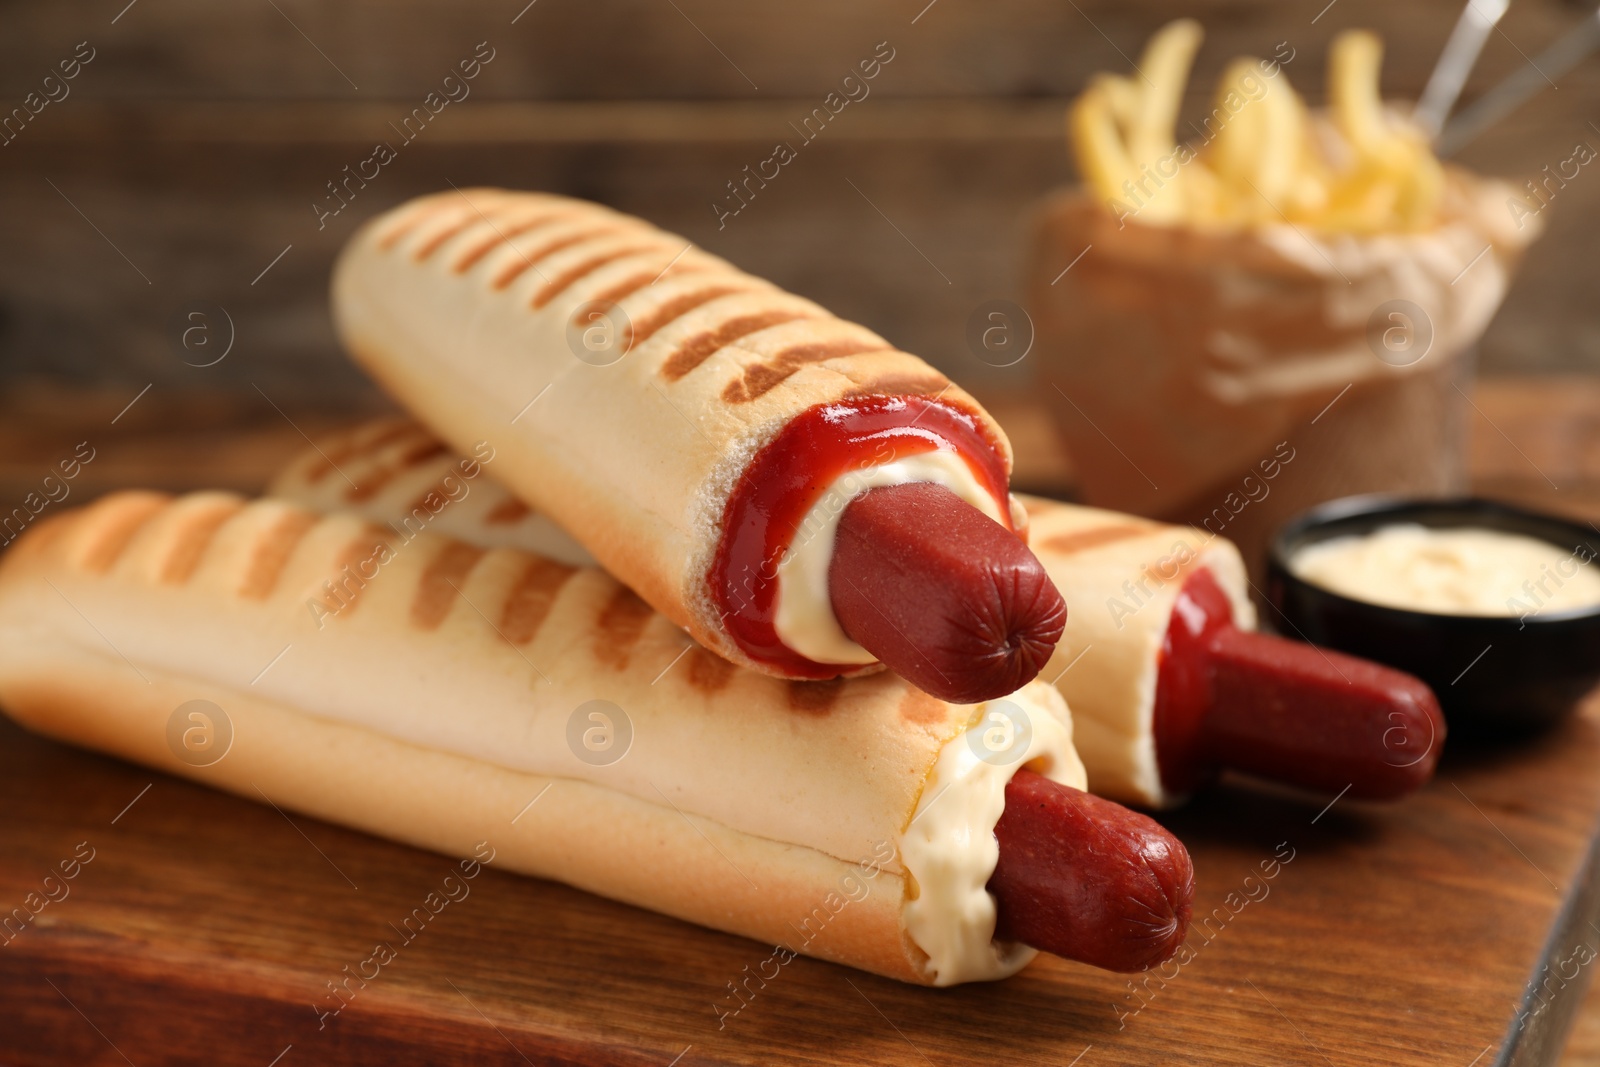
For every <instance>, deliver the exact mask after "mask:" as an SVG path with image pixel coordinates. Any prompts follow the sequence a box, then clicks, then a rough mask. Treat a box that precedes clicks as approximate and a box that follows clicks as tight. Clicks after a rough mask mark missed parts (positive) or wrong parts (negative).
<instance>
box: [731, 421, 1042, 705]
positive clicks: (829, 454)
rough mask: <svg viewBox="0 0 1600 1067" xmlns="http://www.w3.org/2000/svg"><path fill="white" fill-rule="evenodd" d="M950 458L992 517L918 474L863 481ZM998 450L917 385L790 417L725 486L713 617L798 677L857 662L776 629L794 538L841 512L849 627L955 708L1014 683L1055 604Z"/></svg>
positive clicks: (1023, 674)
mask: <svg viewBox="0 0 1600 1067" xmlns="http://www.w3.org/2000/svg"><path fill="white" fill-rule="evenodd" d="M932 453H940V454H942V455H943V456H946V457H951V456H953V457H956V459H957V460H958V462H959V464H960V466H959V467H958V468H957V470H958V473H959V474H960V475H961V476H962V477H963V478H964V479H965V480H966V481H967V482H968V484H969V485H971V486H974V487H976V490H977V492H978V493H979V494H980V496H981V497H982V498H985V499H986V500H987V501H989V502H992V510H993V512H994V513H995V514H997V515H998V516H999V521H996V520H995V519H994V518H991V517H990V516H989V515H986V514H985V513H984V512H983V511H981V510H979V508H978V507H976V506H974V505H973V503H971V502H970V501H969V500H968V499H963V498H962V497H960V496H958V495H957V494H956V493H954V492H952V491H951V490H949V489H946V488H943V487H942V486H939V485H937V484H935V483H931V482H928V481H911V482H909V483H906V484H899V485H888V486H879V487H876V488H874V487H871V485H870V484H868V483H869V481H870V472H872V471H873V470H876V469H878V468H881V467H883V466H885V465H887V464H892V463H896V462H902V461H908V460H917V459H919V458H924V459H925V458H926V457H927V456H929V455H930V454H932ZM1007 483H1008V475H1007V467H1006V461H1005V459H1004V456H1003V454H1002V452H1001V450H1000V447H999V446H998V445H997V444H996V442H995V441H994V440H993V439H991V438H990V436H989V435H988V431H987V430H986V429H985V424H984V423H983V421H982V420H980V419H978V418H977V417H975V416H974V415H973V414H971V413H970V412H967V411H964V410H962V409H961V408H959V407H957V406H954V405H951V404H948V403H944V402H940V401H938V400H937V399H930V398H928V397H920V396H874V397H865V398H860V399H856V400H850V401H845V402H840V403H837V404H828V405H823V406H820V407H817V408H813V409H811V410H810V411H807V412H805V413H803V414H802V415H800V416H798V417H796V418H795V419H793V420H792V421H791V422H790V423H789V424H788V425H787V426H786V427H785V428H784V429H783V430H782V432H780V433H779V434H778V436H777V437H776V438H774V439H773V440H772V441H771V442H770V443H769V444H767V445H766V446H765V447H764V448H763V449H762V450H761V451H760V452H758V453H757V454H756V456H755V457H754V458H753V459H752V460H751V462H750V464H749V465H748V466H747V467H746V469H745V472H744V476H743V477H742V478H741V479H740V481H739V483H738V484H737V485H736V486H735V488H734V490H733V492H732V494H731V495H730V496H729V499H728V505H727V508H726V510H725V512H724V516H723V524H722V526H723V535H722V541H721V543H720V544H719V547H718V551H717V555H716V559H715V561H714V563H713V565H712V568H711V572H710V577H711V589H712V594H713V597H714V599H715V600H716V602H717V605H718V607H719V609H720V610H721V611H722V613H723V625H724V626H725V627H726V628H727V631H728V633H729V634H730V635H731V636H732V637H733V639H734V640H735V641H737V642H738V644H739V646H740V648H741V649H742V650H743V651H744V652H745V653H746V654H747V655H749V656H750V657H751V658H752V659H754V660H756V661H758V662H760V663H761V664H763V665H764V666H768V667H771V668H772V669H774V670H776V671H779V672H781V673H784V674H787V675H790V676H793V677H802V678H832V677H836V676H838V675H840V674H847V673H853V672H855V671H857V670H860V669H861V664H860V663H859V662H856V663H845V662H825V661H820V660H817V659H812V658H810V657H808V656H806V655H803V654H802V653H801V652H800V651H797V650H796V649H795V648H794V647H792V646H791V645H790V644H789V643H787V642H786V641H785V640H784V638H783V636H782V635H781V634H780V632H779V627H778V624H777V617H778V610H777V600H778V595H779V591H780V580H779V575H780V573H781V572H783V570H784V568H785V567H786V566H788V565H789V563H788V560H789V553H790V550H791V548H793V547H795V546H797V545H804V544H805V543H806V542H807V540H808V539H809V538H812V537H814V536H825V534H818V533H817V532H816V531H815V530H812V529H809V528H807V524H808V523H812V522H816V521H817V517H818V515H819V509H820V512H821V513H822V514H824V515H825V514H827V513H828V512H829V509H830V508H831V509H832V514H834V515H837V516H838V524H837V536H836V537H835V540H834V543H833V546H832V551H833V553H834V555H833V561H832V563H831V565H830V567H829V572H828V583H827V584H828V592H829V595H830V598H831V604H830V607H831V609H832V613H833V616H834V618H835V619H836V621H837V623H838V625H839V627H840V628H841V629H842V630H843V631H844V633H845V634H846V635H847V636H848V638H849V639H850V640H852V641H854V642H855V643H856V644H857V645H859V646H861V647H862V648H864V649H865V650H866V651H867V652H868V653H869V654H870V655H871V656H873V657H876V659H877V660H879V661H880V662H882V663H883V664H884V665H885V666H887V667H888V668H889V669H890V670H892V671H894V672H895V673H897V674H900V675H902V676H903V677H905V678H907V679H908V680H910V681H911V682H913V683H914V684H916V685H917V686H918V687H920V688H922V689H924V690H925V691H927V692H929V693H931V694H933V695H934V696H937V697H939V698H940V699H942V700H949V701H953V702H956V703H977V702H978V701H982V700H989V699H993V698H996V697H1001V696H1005V695H1007V694H1010V693H1012V692H1015V691H1016V690H1017V689H1018V688H1020V687H1021V686H1022V685H1024V684H1026V683H1027V682H1028V681H1030V680H1032V679H1033V678H1034V676H1035V675H1037V674H1038V673H1039V671H1040V669H1041V668H1043V666H1044V664H1045V662H1046V661H1047V660H1048V659H1049V658H1050V652H1051V650H1052V649H1053V648H1054V647H1055V643H1056V640H1057V639H1058V638H1059V637H1060V636H1061V631H1062V627H1063V625H1064V623H1065V618H1066V608H1065V605H1064V604H1063V603H1062V600H1061V596H1060V594H1059V593H1057V592H1056V590H1055V588H1054V586H1053V585H1051V583H1050V579H1049V577H1048V576H1047V575H1046V574H1045V571H1044V568H1043V567H1042V566H1041V565H1040V564H1039V561H1038V560H1037V559H1035V558H1034V556H1033V554H1032V553H1031V552H1029V551H1028V548H1027V546H1026V545H1025V544H1024V543H1023V542H1022V539H1021V538H1020V537H1018V536H1017V533H1016V530H1015V529H1014V528H1013V527H1012V525H1011V523H1012V518H1011V515H1012V512H1011V502H1010V494H1009V491H1008V487H1007Z"/></svg>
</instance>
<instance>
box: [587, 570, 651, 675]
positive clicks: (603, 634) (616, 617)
mask: <svg viewBox="0 0 1600 1067" xmlns="http://www.w3.org/2000/svg"><path fill="white" fill-rule="evenodd" d="M654 617H655V611H654V609H652V608H651V607H650V605H649V604H646V603H645V602H644V601H643V600H640V599H639V596H638V594H636V593H635V592H634V591H633V590H632V589H629V588H628V587H627V586H621V587H619V588H618V589H617V590H616V592H614V593H612V594H611V599H610V600H607V601H606V606H605V607H604V608H602V609H601V610H600V621H599V625H598V626H597V627H596V629H595V637H594V654H595V658H596V659H598V660H600V662H602V663H604V664H606V665H608V666H610V667H613V668H615V669H616V670H619V671H620V670H622V669H623V668H624V667H626V666H627V665H628V657H629V656H631V655H632V654H633V647H634V646H635V645H637V644H638V643H639V638H640V637H641V636H643V634H644V628H645V626H646V624H648V623H649V622H650V620H651V619H652V618H654Z"/></svg>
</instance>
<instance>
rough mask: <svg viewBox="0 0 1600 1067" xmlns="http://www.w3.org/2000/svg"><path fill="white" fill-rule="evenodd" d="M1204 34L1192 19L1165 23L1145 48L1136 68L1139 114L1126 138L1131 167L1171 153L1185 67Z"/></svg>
mask: <svg viewBox="0 0 1600 1067" xmlns="http://www.w3.org/2000/svg"><path fill="white" fill-rule="evenodd" d="M1203 36H1204V33H1203V32H1202V31H1201V29H1200V24H1199V23H1198V22H1196V21H1194V19H1178V20H1176V21H1174V22H1169V23H1167V24H1166V25H1165V26H1163V27H1162V28H1161V29H1160V30H1158V31H1156V35H1155V36H1154V37H1152V38H1150V41H1149V43H1148V44H1146V45H1145V49H1144V55H1143V56H1142V57H1141V59H1142V62H1141V63H1140V64H1139V70H1140V72H1141V75H1142V76H1141V78H1140V80H1139V81H1138V82H1137V83H1135V87H1136V88H1137V89H1138V90H1139V104H1140V106H1139V110H1138V114H1137V117H1136V118H1135V119H1134V122H1133V126H1132V129H1131V130H1130V132H1129V136H1128V154H1129V155H1130V156H1131V157H1132V158H1133V160H1134V162H1135V163H1154V162H1155V161H1156V160H1158V159H1161V158H1163V157H1165V156H1168V155H1170V154H1171V153H1172V150H1173V148H1174V144H1173V131H1174V128H1175V127H1176V126H1177V123H1178V108H1179V107H1180V106H1181V105H1182V103H1183V88H1184V86H1185V85H1187V84H1188V82H1189V67H1190V65H1191V64H1193V62H1194V54H1195V52H1196V51H1197V50H1198V49H1199V47H1200V39H1201V37H1203Z"/></svg>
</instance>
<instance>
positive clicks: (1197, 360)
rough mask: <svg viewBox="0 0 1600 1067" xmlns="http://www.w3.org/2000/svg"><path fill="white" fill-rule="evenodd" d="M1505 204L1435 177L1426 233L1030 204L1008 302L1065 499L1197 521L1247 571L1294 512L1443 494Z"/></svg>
mask: <svg viewBox="0 0 1600 1067" xmlns="http://www.w3.org/2000/svg"><path fill="white" fill-rule="evenodd" d="M1512 196H1513V192H1512V190H1511V188H1510V187H1509V186H1507V185H1505V184H1504V183H1500V182H1495V181H1490V180H1486V179H1481V178H1477V177H1474V176H1471V175H1468V174H1466V173H1464V172H1462V171H1459V170H1455V169H1451V170H1450V171H1449V172H1448V176H1447V189H1446V193H1445V198H1444V207H1443V212H1442V221H1441V224H1440V225H1439V226H1438V227H1437V228H1435V229H1433V230H1430V231H1427V232H1423V233H1399V234H1380V235H1351V234H1318V233H1314V232H1311V231H1309V230H1307V229H1305V228H1303V227H1296V226H1292V225H1289V224H1287V223H1286V224H1283V225H1279V226H1271V227H1266V228H1262V229H1258V230H1250V231H1237V232H1210V231H1205V230H1201V229H1197V228H1192V227H1186V226H1157V225H1147V224H1143V223H1140V222H1138V221H1137V220H1128V221H1126V222H1124V223H1121V224H1119V222H1118V220H1117V219H1116V217H1115V216H1114V215H1112V214H1111V213H1109V212H1107V211H1106V210H1105V209H1104V208H1103V207H1102V206H1101V205H1100V204H1099V203H1097V202H1095V201H1094V200H1092V199H1091V198H1090V197H1089V196H1087V195H1085V194H1084V193H1082V192H1080V191H1077V190H1071V191H1066V192H1063V193H1060V194H1058V195H1056V196H1055V197H1053V198H1051V199H1050V200H1049V201H1048V202H1047V203H1046V204H1045V205H1044V207H1043V210H1042V211H1041V213H1040V215H1039V217H1038V220H1037V222H1036V224H1035V231H1034V240H1033V247H1032V250H1031V258H1030V261H1029V264H1028V291H1029V302H1030V312H1031V314H1032V316H1033V319H1034V324H1035V329H1036V337H1037V340H1036V344H1035V352H1036V353H1037V356H1038V359H1039V369H1038V374H1039V376H1040V391H1041V393H1042V395H1044V396H1045V397H1046V398H1047V399H1048V400H1049V401H1050V403H1051V404H1052V407H1053V410H1054V412H1055V415H1056V421H1057V425H1058V427H1059V428H1060V431H1061V434H1062V436H1063V438H1064V440H1065V442H1066V444H1067V447H1068V449H1069V451H1070V452H1071V455H1072V460H1073V464H1074V466H1075V469H1076V470H1077V472H1078V475H1079V479H1080V485H1081V487H1082V491H1083V495H1084V497H1085V499H1086V500H1087V502H1088V503H1091V504H1095V505H1099V506H1102V507H1108V508H1115V509H1118V510H1122V511H1130V512H1134V513H1137V514H1141V515H1149V516H1152V517H1156V518H1161V519H1167V520H1171V521H1179V522H1192V523H1196V524H1200V525H1203V526H1204V527H1205V528H1206V529H1207V530H1209V531H1211V532H1212V533H1214V534H1218V535H1221V536H1227V537H1230V538H1232V539H1234V540H1236V541H1238V542H1240V545H1241V547H1242V548H1243V549H1244V550H1245V558H1246V559H1247V560H1248V561H1249V563H1250V566H1251V570H1252V572H1253V573H1254V574H1257V575H1259V573H1260V571H1261V567H1262V563H1263V559H1262V556H1263V549H1264V547H1265V544H1266V540H1267V538H1268V537H1269V536H1270V534H1271V532H1272V530H1274V529H1275V528H1276V527H1277V526H1278V525H1279V524H1280V523H1281V522H1282V521H1283V520H1284V519H1286V518H1287V517H1288V516H1289V515H1290V514H1292V513H1294V512H1296V511H1299V510H1301V509H1303V508H1305V507H1308V506H1310V505H1311V504H1314V503H1318V502H1320V501H1323V500H1327V499H1331V498H1333V497H1337V496H1343V495H1347V494H1351V493H1364V492H1404V493H1413V494H1434V495H1437V494H1446V493H1452V492H1458V491H1460V490H1462V489H1464V488H1465V483H1466V471H1465V460H1464V452H1465V447H1464V446H1465V440H1464V434H1465V428H1466V419H1465V416H1466V414H1467V413H1468V412H1469V411H1470V409H1469V408H1468V400H1467V396H1468V395H1469V394H1470V391H1471V389H1470V383H1471V376H1472V367H1471V364H1472V359H1471V355H1472V352H1473V349H1474V346H1475V345H1476V342H1477V340H1478V338H1479V337H1480V336H1481V335H1482V333H1483V330H1484V328H1485V327H1486V326H1487V325H1488V322H1489V320H1490V318H1491V317H1492V316H1493V314H1494V311H1495V309H1496V308H1497V307H1498V306H1499V304H1500V301H1501V299H1502V298H1503V297H1504V295H1505V291H1506V288H1507V286H1508V284H1509V280H1510V276H1511V272H1512V270H1513V268H1514V266H1515V264H1516V262H1517V260H1518V258H1519V257H1520V254H1521V252H1522V250H1523V248H1525V247H1526V245H1527V243H1528V242H1529V241H1530V240H1531V239H1532V237H1533V236H1534V235H1535V234H1536V233H1537V227H1536V226H1533V225H1525V226H1524V227H1523V228H1521V229H1519V228H1518V226H1517V224H1516V222H1515V220H1514V218H1513V215H1512V213H1511V212H1510V211H1508V210H1507V206H1506V204H1507V201H1508V200H1509V199H1510V198H1511V197H1512ZM1534 221H1535V222H1536V221H1537V220H1534ZM1086 249H1087V251H1085V250H1086ZM1080 254H1082V258H1081V259H1080V260H1079V261H1078V262H1077V263H1076V264H1075V265H1073V266H1072V268H1071V269H1070V270H1067V271H1066V272H1065V273H1062V269H1063V266H1064V265H1066V264H1069V263H1072V261H1073V260H1074V258H1075V257H1078V256H1079V255H1080Z"/></svg>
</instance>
